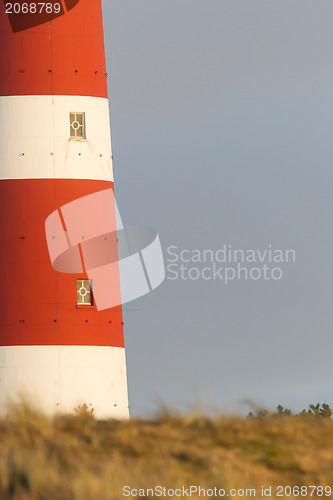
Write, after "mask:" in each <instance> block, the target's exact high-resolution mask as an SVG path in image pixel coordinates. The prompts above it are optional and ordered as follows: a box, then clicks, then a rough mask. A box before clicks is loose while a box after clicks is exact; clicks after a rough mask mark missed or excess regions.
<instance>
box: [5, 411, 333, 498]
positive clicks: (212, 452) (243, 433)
mask: <svg viewBox="0 0 333 500" xmlns="http://www.w3.org/2000/svg"><path fill="white" fill-rule="evenodd" d="M331 415H332V412H331V410H330V408H329V406H328V405H311V406H310V408H309V410H308V411H307V412H305V411H304V412H302V413H301V414H299V415H295V416H293V415H292V414H291V412H290V411H289V410H285V409H284V408H282V406H279V407H278V409H277V412H276V413H274V414H272V413H269V412H264V411H262V410H258V411H256V412H254V414H253V413H252V415H251V416H250V418H243V417H224V416H217V417H214V418H209V417H207V416H204V415H201V414H198V413H194V412H193V413H190V414H188V415H183V414H180V413H177V412H164V413H163V414H162V415H159V416H158V417H156V418H153V419H132V420H130V421H126V422H125V421H114V420H108V421H100V420H97V419H95V418H94V416H93V414H92V413H91V412H89V411H87V408H84V407H83V408H81V409H79V411H77V412H76V414H74V415H70V416H57V417H55V418H48V417H46V416H45V415H43V414H41V413H39V412H36V411H34V410H33V409H32V408H31V407H29V406H28V405H25V404H22V405H20V406H19V407H16V408H12V409H11V410H10V411H9V413H8V416H7V418H6V419H3V420H1V421H0V443H1V444H0V499H1V500H7V499H14V500H113V499H117V500H118V499H123V498H125V497H124V496H123V487H124V486H129V487H130V488H135V489H138V490H139V489H140V488H142V489H148V488H154V487H155V486H157V485H160V486H163V487H166V489H173V490H175V489H177V488H182V487H183V486H185V487H186V486H190V485H198V486H201V487H202V488H206V489H211V488H214V487H216V488H217V489H224V490H225V491H226V492H228V491H230V489H232V488H235V489H240V488H241V489H244V490H245V489H252V488H255V489H256V492H257V494H256V496H257V497H260V496H261V495H260V491H259V488H261V487H262V486H264V487H265V488H267V487H269V486H272V487H273V490H272V498H275V495H274V492H275V488H276V487H277V486H278V485H288V486H291V487H293V486H296V487H297V486H298V487H300V486H307V485H309V486H310V485H321V486H326V485H331V486H333V421H332V419H331ZM316 493H317V492H316V491H315V492H314V493H313V495H312V497H313V498H316V497H317V495H316ZM138 496H139V492H138ZM240 496H241V495H239V496H238V495H235V496H234V498H239V497H240ZM295 496H296V495H295ZM307 496H310V494H309V495H307ZM318 496H321V498H328V497H327V496H325V495H318ZM141 498H143V497H142V496H141ZM192 498H199V497H198V496H196V495H192ZM200 498H202V496H201V497H200ZM289 498H293V496H290V497H289Z"/></svg>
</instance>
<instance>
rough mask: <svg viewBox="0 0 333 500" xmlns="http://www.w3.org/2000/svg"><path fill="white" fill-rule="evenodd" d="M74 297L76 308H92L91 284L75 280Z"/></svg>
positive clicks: (86, 281)
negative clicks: (75, 297)
mask: <svg viewBox="0 0 333 500" xmlns="http://www.w3.org/2000/svg"><path fill="white" fill-rule="evenodd" d="M76 295H77V305H78V306H92V305H93V298H92V291H91V282H90V281H89V280H76Z"/></svg>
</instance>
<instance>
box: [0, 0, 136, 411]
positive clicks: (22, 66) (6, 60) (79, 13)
mask: <svg viewBox="0 0 333 500" xmlns="http://www.w3.org/2000/svg"><path fill="white" fill-rule="evenodd" d="M0 47H1V50H0V206H1V215H0V278H1V281H0V283H1V293H0V404H1V406H2V407H4V406H5V404H6V403H7V402H8V401H12V400H13V399H14V400H15V398H16V397H22V396H23V397H28V398H30V399H31V401H32V402H33V403H34V404H36V405H38V406H39V407H40V408H41V409H43V410H44V411H46V412H48V413H54V412H56V411H58V410H59V411H63V412H71V411H73V409H75V408H76V407H78V406H79V405H83V404H86V405H87V406H88V407H90V408H94V413H95V414H96V415H97V416H99V417H115V418H127V417H128V397H127V378H126V363H125V349H124V337H123V324H124V323H123V317H122V308H121V305H118V306H116V307H110V308H105V306H104V307H103V308H99V307H98V303H97V301H96V300H95V296H94V283H93V280H91V279H90V274H89V273H88V272H87V266H88V262H89V259H90V261H91V259H92V253H93V252H94V248H97V247H98V237H100V238H102V239H103V241H104V240H107V236H105V235H110V234H111V235H112V234H116V233H114V231H115V229H116V210H115V206H114V197H113V196H111V195H112V194H113V171H112V153H111V139H110V124H109V123H110V122H109V106H108V97H107V73H106V66H105V54H104V37H103V19H102V6H101V0H57V1H50V2H47V3H38V2H31V1H17V0H16V1H15V2H14V1H13V2H12V3H11V2H7V1H3V0H0ZM103 235H104V236H105V237H103ZM91 240H94V241H95V244H94V245H93V246H92V247H91V246H90V247H87V246H85V245H87V243H88V242H89V241H91ZM96 242H97V243H96ZM96 245H97V246H96ZM114 251H115V250H114V248H113V253H114ZM89 252H90V253H89ZM63 256H65V257H63ZM95 257H96V256H95ZM102 257H103V256H101V255H97V257H96V258H95V264H96V259H97V261H98V260H99V261H100V260H101V259H102V260H103V258H102ZM92 260H94V259H92ZM115 262H116V259H115V258H114V256H113V280H112V287H111V288H112V290H109V292H110V293H111V294H113V297H114V296H115V295H118V296H119V300H113V301H111V302H112V303H115V304H121V300H120V282H119V276H118V277H117V273H116V272H115ZM99 264H103V262H99ZM95 267H96V268H97V267H98V266H97V264H96V266H95ZM88 274H89V276H88ZM95 274H96V276H97V275H98V273H97V271H96V272H95ZM103 293H104V294H107V293H108V290H107V287H106V289H104V290H103ZM104 303H107V300H106V301H105V300H104Z"/></svg>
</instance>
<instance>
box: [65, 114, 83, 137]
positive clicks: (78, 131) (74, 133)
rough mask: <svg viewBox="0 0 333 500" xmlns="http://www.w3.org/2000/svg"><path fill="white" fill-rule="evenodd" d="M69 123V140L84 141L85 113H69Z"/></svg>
mask: <svg viewBox="0 0 333 500" xmlns="http://www.w3.org/2000/svg"><path fill="white" fill-rule="evenodd" d="M69 121H70V138H71V139H85V138H86V114H85V113H69Z"/></svg>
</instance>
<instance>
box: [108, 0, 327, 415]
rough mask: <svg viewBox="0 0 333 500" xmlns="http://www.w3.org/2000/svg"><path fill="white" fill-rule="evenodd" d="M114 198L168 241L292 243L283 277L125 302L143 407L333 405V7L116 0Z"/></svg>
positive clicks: (198, 286)
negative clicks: (292, 252)
mask: <svg viewBox="0 0 333 500" xmlns="http://www.w3.org/2000/svg"><path fill="white" fill-rule="evenodd" d="M103 11H104V24H105V40H106V54H107V65H108V72H109V97H110V110H111V130H112V144H113V153H114V158H115V160H114V169H115V182H116V196H117V201H118V205H119V208H120V212H121V215H122V218H123V220H124V222H126V223H127V224H129V225H135V224H138V225H145V226H151V227H154V228H155V229H157V230H158V232H159V236H160V240H161V244H162V247H163V251H164V254H165V257H167V256H168V252H167V249H168V247H169V246H177V247H179V249H180V250H181V249H189V250H193V249H201V250H202V249H213V250H218V249H221V248H223V245H225V244H226V245H229V244H230V245H232V246H233V247H234V248H239V249H244V250H246V249H250V248H251V249H260V250H264V249H265V248H267V247H268V246H269V245H272V248H278V249H294V250H295V252H296V262H295V263H289V264H283V266H281V267H282V268H283V277H282V279H281V280H258V281H254V280H248V281H245V280H242V281H236V280H235V281H233V282H231V283H229V284H228V285H226V284H224V283H223V282H222V281H221V280H203V279H199V280H181V279H177V280H170V279H167V280H165V282H164V283H163V284H162V285H161V286H160V287H159V288H158V289H157V290H155V291H154V292H153V293H151V294H149V295H147V296H145V297H142V298H141V299H138V300H136V301H135V302H132V303H130V304H127V305H126V306H125V308H124V309H125V312H124V316H125V340H126V349H127V367H128V382H129V397H130V405H131V413H132V415H148V414H151V413H152V412H154V411H155V410H156V409H157V408H158V404H159V401H163V402H164V403H165V404H167V405H169V406H173V407H177V408H180V409H183V410H185V409H187V408H189V407H190V406H191V405H192V404H193V403H194V402H196V401H201V402H204V403H207V404H209V405H210V407H211V408H214V409H220V410H222V411H225V412H227V411H230V410H231V409H234V408H236V407H238V408H239V409H240V411H246V409H247V407H246V405H244V401H245V400H246V399H253V400H255V401H256V402H257V403H258V404H260V405H262V406H265V407H268V408H273V407H275V406H277V405H278V404H282V405H284V406H288V407H291V408H293V409H295V410H302V409H303V408H304V407H307V405H308V404H309V403H316V402H317V401H320V402H328V403H330V404H332V403H333V391H332V387H333V366H332V348H333V339H332V325H333V308H332V299H333V291H332V276H333V264H332V247H333V236H332V214H333V196H332V181H333V162H332V157H333V142H332V129H333V94H332V89H333V63H332V60H333V30H332V17H333V3H332V2H331V0H317V1H316V2H313V0H293V2H290V0H279V1H275V2H273V1H267V0H251V1H249V0H237V1H236V2H235V1H233V0H228V1H226V0H208V1H203V0H177V1H176V0H140V1H137V0H117V1H116V0H104V1H103Z"/></svg>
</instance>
